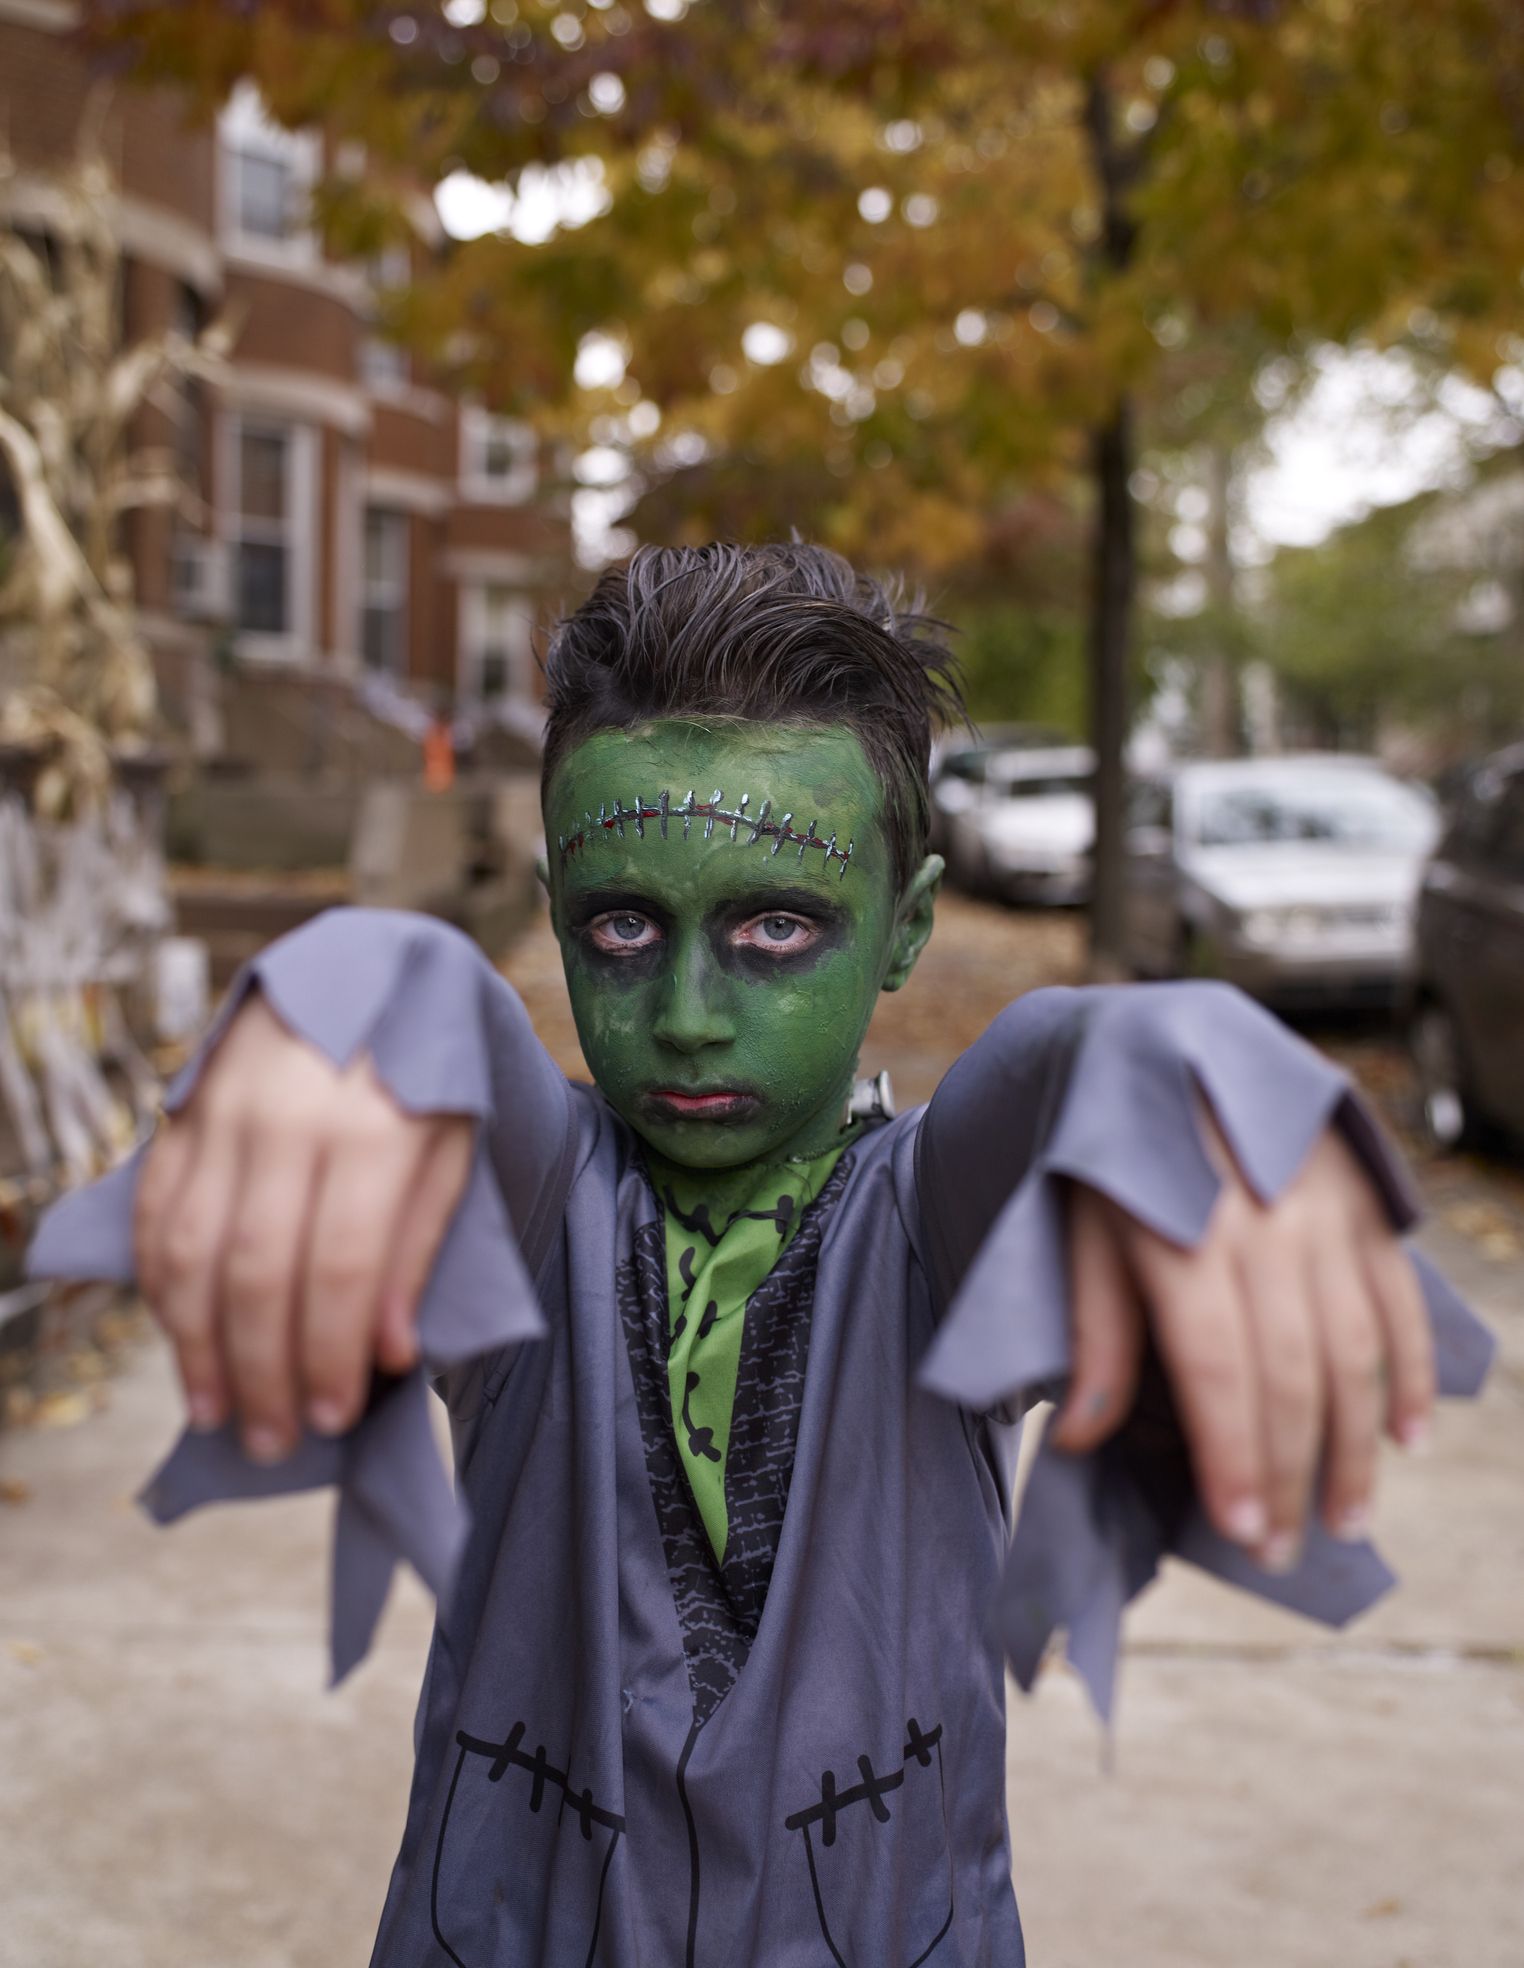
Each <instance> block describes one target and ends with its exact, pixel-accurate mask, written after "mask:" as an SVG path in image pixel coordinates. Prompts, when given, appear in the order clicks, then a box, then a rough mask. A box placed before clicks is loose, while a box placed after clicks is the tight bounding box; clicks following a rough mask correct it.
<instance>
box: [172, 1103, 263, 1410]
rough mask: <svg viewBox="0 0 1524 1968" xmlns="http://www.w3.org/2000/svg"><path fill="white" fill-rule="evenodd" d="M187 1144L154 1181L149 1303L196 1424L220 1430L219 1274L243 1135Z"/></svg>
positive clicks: (210, 1134)
mask: <svg viewBox="0 0 1524 1968" xmlns="http://www.w3.org/2000/svg"><path fill="white" fill-rule="evenodd" d="M181 1139H182V1151H181V1156H180V1157H177V1158H176V1159H175V1160H172V1161H171V1162H170V1163H169V1166H168V1170H167V1172H166V1171H164V1170H163V1169H161V1170H160V1171H159V1173H158V1175H157V1177H156V1179H157V1180H158V1181H161V1182H163V1183H164V1184H165V1190H164V1201H163V1205H162V1208H160V1209H159V1212H158V1216H157V1223H158V1229H157V1233H156V1234H154V1235H152V1245H153V1249H152V1255H151V1256H150V1257H149V1260H148V1271H149V1276H150V1278H151V1279H152V1280H153V1284H152V1287H151V1291H152V1298H151V1301H150V1302H151V1303H152V1304H153V1306H154V1310H155V1312H156V1313H157V1315H158V1319H159V1323H160V1325H161V1326H162V1327H163V1328H164V1330H165V1332H166V1333H167V1334H168V1335H169V1338H170V1342H171V1344H172V1345H173V1347H174V1349H175V1360H176V1364H177V1365H178V1367H179V1370H180V1379H181V1382H182V1384H183V1386H184V1388H185V1404H186V1410H187V1412H188V1414H189V1416H190V1421H191V1425H192V1426H193V1427H195V1428H215V1427H217V1426H219V1425H220V1424H221V1422H222V1421H223V1420H224V1419H225V1418H226V1415H227V1411H228V1387H227V1380H226V1375H225V1373H224V1369H223V1361H222V1353H221V1348H220V1344H219V1340H218V1335H217V1272H218V1268H219V1266H220V1263H221V1254H222V1243H223V1237H224V1235H225V1233H226V1229H227V1224H228V1220H229V1218H230V1217H231V1215H232V1212H233V1205H234V1199H235V1197H236V1195H237V1190H238V1180H239V1173H240V1170H241V1167H242V1159H243V1136H242V1133H241V1131H240V1130H238V1129H236V1128H207V1129H198V1130H195V1131H193V1132H187V1133H186V1134H185V1135H184V1136H183V1137H182V1138H181ZM182 1157H183V1158H182ZM171 1183H173V1184H175V1185H176V1186H175V1188H174V1189H171V1188H170V1187H169V1185H170V1184H171ZM151 1193H152V1192H151ZM150 1228H151V1226H150Z"/></svg>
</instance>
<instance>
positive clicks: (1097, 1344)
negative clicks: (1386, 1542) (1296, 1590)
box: [1051, 1120, 1434, 1571]
mask: <svg viewBox="0 0 1524 1968" xmlns="http://www.w3.org/2000/svg"><path fill="white" fill-rule="evenodd" d="M1207 1126H1208V1133H1209V1138H1210V1142H1211V1148H1212V1153H1213V1158H1214V1160H1215V1161H1216V1163H1217V1166H1218V1170H1219V1173H1220V1175H1221V1177H1222V1190H1221V1193H1220V1195H1219V1196H1218V1200H1217V1205H1216V1208H1215V1209H1214V1211H1213V1213H1212V1219H1211V1222H1210V1224H1209V1226H1208V1229H1207V1233H1206V1235H1205V1237H1204V1238H1203V1239H1202V1241H1201V1243H1200V1244H1199V1245H1198V1246H1197V1248H1196V1249H1194V1250H1182V1249H1181V1248H1180V1247H1179V1246H1177V1245H1175V1244H1172V1243H1169V1242H1168V1241H1166V1240H1165V1239H1164V1238H1162V1237H1159V1236H1157V1235H1156V1234H1155V1233H1154V1232H1153V1231H1151V1230H1148V1229H1146V1228H1145V1227H1144V1226H1143V1225H1142V1224H1140V1223H1138V1222H1137V1221H1135V1220H1134V1219H1133V1218H1132V1217H1130V1216H1128V1215H1127V1214H1126V1213H1125V1212H1124V1211H1123V1210H1121V1209H1120V1208H1119V1207H1118V1206H1117V1205H1116V1204H1115V1203H1113V1202H1111V1201H1110V1200H1108V1199H1107V1198H1106V1197H1104V1196H1101V1195H1100V1194H1098V1193H1097V1192H1096V1191H1095V1190H1092V1189H1088V1188H1085V1187H1083V1186H1080V1185H1075V1187H1074V1188H1073V1189H1072V1191H1071V1194H1070V1199H1069V1200H1070V1215H1069V1265H1070V1280H1071V1298H1072V1306H1073V1312H1072V1319H1073V1341H1074V1375H1073V1379H1072V1382H1071V1385H1070V1389H1069V1393H1068V1396H1067V1398H1066V1400H1065V1401H1064V1404H1063V1407H1062V1410H1061V1412H1060V1414H1059V1416H1058V1418H1057V1420H1056V1422H1055V1424H1054V1428H1053V1433H1052V1437H1051V1439H1052V1441H1053V1443H1054V1445H1055V1446H1056V1447H1058V1448H1060V1449H1066V1450H1071V1451H1076V1452H1078V1451H1083V1450H1088V1449H1093V1448H1095V1447H1096V1446H1098V1445H1099V1444H1100V1443H1101V1442H1103V1441H1104V1440H1105V1439H1106V1438H1107V1437H1108V1436H1109V1435H1111V1434H1112V1433H1113V1432H1114V1431H1115V1430H1116V1429H1117V1428H1118V1427H1119V1426H1120V1425H1121V1423H1122V1422H1123V1421H1124V1420H1125V1419H1126V1417H1127V1414H1128V1412H1129V1411H1130V1409H1131V1407H1132V1404H1133V1400H1134V1397H1135V1395H1136V1392H1137V1386H1138V1375H1139V1369H1140V1365H1141V1361H1142V1357H1143V1350H1144V1344H1145V1339H1146V1338H1147V1336H1148V1335H1149V1334H1150V1333H1151V1334H1152V1337H1153V1342H1154V1345H1155V1347H1156V1349H1157V1352H1158V1355H1159V1358H1160V1361H1161V1363H1162V1366H1163V1369H1164V1373H1165V1376H1166V1379H1167V1381H1168V1383H1169V1387H1170V1390H1171V1393H1172V1395H1173V1398H1174V1402H1175V1406H1176V1408H1177V1410H1178V1412H1179V1415H1180V1420H1181V1424H1182V1426H1183V1428H1184V1431H1185V1435H1186V1438H1187V1441H1188V1444H1189V1448H1190V1454H1191V1461H1192V1465H1193V1468H1194V1471H1195V1475H1196V1482H1197V1487H1198V1489H1199V1491H1200V1494H1201V1498H1202V1502H1203V1506H1204V1508H1205V1510H1206V1513H1207V1515H1208V1517H1209V1518H1210V1519H1211V1522H1212V1523H1213V1525H1214V1526H1215V1527H1216V1528H1217V1530H1219V1531H1220V1532H1221V1533H1222V1534H1223V1535H1224V1536H1225V1537H1228V1538H1231V1539H1233V1540H1234V1542H1236V1543H1238V1544H1241V1545H1243V1546H1245V1547H1246V1548H1247V1549H1249V1550H1250V1551H1251V1552H1253V1553H1254V1555H1255V1556H1256V1558H1257V1559H1258V1561H1259V1562H1260V1563H1261V1564H1262V1565H1264V1566H1265V1567H1266V1569H1268V1570H1271V1571H1286V1570H1289V1569H1290V1568H1291V1567H1292V1566H1293V1565H1294V1564H1295V1563H1296V1560H1297V1557H1298V1554H1299V1551H1300V1546H1301V1541H1302V1536H1303V1532H1304V1529H1305V1525H1306V1521H1307V1517H1308V1513H1309V1510H1310V1509H1311V1508H1312V1506H1313V1496H1312V1492H1313V1486H1314V1484H1315V1482H1316V1481H1317V1475H1318V1470H1319V1468H1320V1466H1321V1467H1322V1469H1323V1480H1322V1494H1321V1498H1320V1499H1319V1502H1320V1504H1321V1508H1322V1512H1323V1517H1324V1521H1325V1522H1326V1524H1327V1525H1328V1528H1329V1529H1330V1530H1331V1531H1332V1532H1333V1533H1334V1534H1335V1535H1336V1536H1338V1537H1344V1538H1357V1537H1362V1536H1364V1535H1365V1533H1366V1530H1367V1527H1368V1522H1369V1513H1370V1506H1371V1498H1372V1493H1373V1490H1374V1486H1375V1476H1376V1455H1377V1446H1378V1442H1379V1439H1380V1435H1381V1431H1382V1428H1383V1425H1384V1426H1385V1427H1386V1429H1387V1430H1388V1431H1389V1433H1390V1434H1391V1435H1392V1436H1393V1437H1394V1438H1395V1439H1396V1440H1397V1441H1399V1442H1402V1443H1403V1444H1404V1445H1406V1446H1408V1447H1410V1448H1416V1447H1418V1446H1419V1445H1420V1444H1421V1443H1422V1441H1423V1440H1424V1438H1425V1436H1426V1434H1427V1431H1428V1427H1429V1421H1430V1416H1431V1412H1432V1409H1433V1403H1434V1357H1433V1346H1432V1342H1431V1338H1430V1333H1429V1324H1428V1318H1427V1315H1426V1313H1425V1311H1424V1305H1423V1299H1422V1296H1421V1294H1420V1292H1419V1288H1418V1281H1417V1278H1416V1276H1415V1275H1414V1272H1413V1267H1412V1265H1411V1264H1410V1263H1409V1261H1408V1258H1407V1255H1406V1253H1405V1252H1404V1250H1403V1248H1402V1244H1401V1242H1400V1240H1399V1238H1398V1236H1397V1235H1396V1233H1395V1232H1394V1231H1393V1230H1392V1228H1391V1226H1390V1224H1389V1222H1388V1221H1387V1218H1386V1215H1385V1213H1384V1210H1383V1208H1382V1205H1381V1201H1380V1199H1379V1197H1378V1195H1377V1193H1376V1191H1375V1189H1374V1187H1373V1186H1372V1184H1371V1181H1370V1178H1369V1177H1368V1176H1367V1175H1366V1174H1365V1172H1364V1171H1363V1170H1362V1168H1361V1167H1360V1164H1359V1163H1358V1161H1357V1160H1356V1159H1355V1157H1354V1155H1353V1154H1352V1152H1351V1151H1350V1149H1349V1148H1348V1146H1347V1145H1346V1144H1345V1142H1344V1140H1343V1139H1342V1137H1341V1136H1340V1135H1339V1134H1338V1133H1337V1131H1336V1130H1334V1129H1333V1128H1329V1129H1328V1130H1326V1131H1325V1132H1324V1134H1323V1135H1322V1137H1321V1139H1320V1140H1319V1141H1318V1143H1317V1144H1316V1146H1315V1147H1314V1149H1313V1150H1312V1152H1311V1154H1310V1155H1309V1156H1308V1158H1307V1160H1306V1162H1305V1163H1304V1165H1303V1167H1302V1169H1301V1170H1300V1172H1299V1173H1298V1175H1297V1177H1296V1179H1295V1181H1294V1182H1293V1183H1292V1184H1291V1186H1290V1187H1289V1188H1288V1189H1287V1190H1286V1191H1285V1192H1284V1193H1283V1194H1282V1195H1281V1196H1280V1197H1279V1198H1278V1199H1277V1200H1276V1201H1275V1202H1273V1203H1261V1202H1260V1201H1259V1200H1258V1199H1257V1198H1256V1197H1255V1195H1254V1194H1253V1192H1252V1191H1251V1190H1250V1189H1249V1188H1248V1186H1247V1185H1246V1184H1245V1182H1244V1179H1243V1176H1242V1174H1241V1172H1240V1170H1239V1168H1238V1166H1237V1164H1236V1162H1235V1161H1234V1159H1233V1156H1232V1153H1231V1151H1230V1150H1229V1148H1228V1146H1227V1144H1226V1142H1225V1141H1224V1140H1223V1138H1222V1136H1221V1134H1220V1133H1219V1132H1218V1131H1217V1130H1216V1128H1215V1127H1214V1126H1213V1125H1212V1124H1211V1122H1210V1120H1208V1122H1207Z"/></svg>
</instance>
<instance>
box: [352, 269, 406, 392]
mask: <svg viewBox="0 0 1524 1968" xmlns="http://www.w3.org/2000/svg"><path fill="white" fill-rule="evenodd" d="M412 277H413V262H412V256H411V254H410V253H409V252H408V249H407V247H406V246H403V245H401V244H398V243H395V242H394V243H393V244H392V245H390V246H387V247H386V248H384V249H383V251H381V252H379V253H377V254H375V255H374V256H373V257H372V258H371V259H370V260H369V261H367V263H366V267H365V278H366V285H367V287H368V288H369V290H370V299H371V312H372V316H374V311H375V308H376V304H377V303H378V302H380V301H382V300H384V298H385V297H386V295H387V294H388V293H390V292H391V291H393V290H394V289H396V288H399V287H406V286H407V285H408V283H409V282H410V281H411V279H412ZM360 375H361V378H362V380H363V381H364V382H365V384H366V386H367V387H368V388H370V389H374V390H383V391H385V390H399V389H406V388H407V386H408V384H409V382H411V380H412V364H411V362H410V361H409V358H408V352H407V350H406V349H405V348H403V347H401V346H400V344H398V343H397V342H394V341H392V340H391V339H390V338H389V337H388V336H386V335H382V334H379V333H378V332H377V331H376V330H375V328H371V329H370V330H369V331H368V332H367V333H366V334H365V336H364V337H363V339H362V340H361V343H360Z"/></svg>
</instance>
